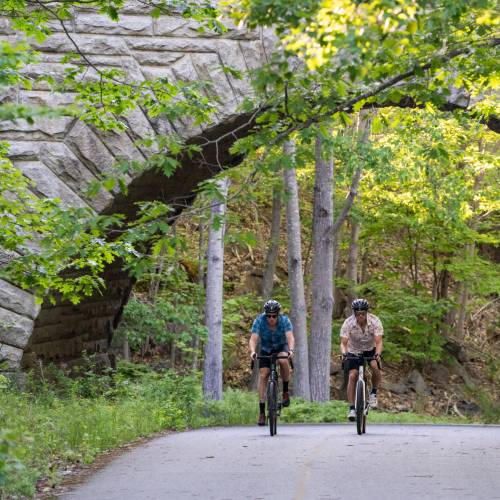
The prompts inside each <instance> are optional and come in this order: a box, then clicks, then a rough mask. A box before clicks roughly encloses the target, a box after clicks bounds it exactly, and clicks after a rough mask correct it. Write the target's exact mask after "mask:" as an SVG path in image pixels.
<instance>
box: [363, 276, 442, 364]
mask: <svg viewBox="0 0 500 500" xmlns="http://www.w3.org/2000/svg"><path fill="white" fill-rule="evenodd" d="M396 283H397V275H396V276H391V275H390V274H388V273H386V274H384V275H381V276H380V277H379V278H378V279H373V280H371V281H369V282H367V283H366V284H364V285H363V286H360V287H358V292H359V294H360V296H367V297H369V299H370V302H371V303H373V304H374V309H375V310H374V313H375V314H377V316H379V317H380V319H381V320H382V324H383V325H384V337H385V338H384V356H385V357H387V359H390V360H397V361H400V360H401V359H402V358H406V357H410V358H413V359H428V360H433V361H436V360H439V359H440V358H441V355H442V352H443V351H442V346H443V344H444V343H445V338H444V336H443V334H442V332H441V331H440V328H441V326H442V321H443V317H444V315H445V312H446V311H447V309H448V308H449V304H448V303H447V302H446V301H436V300H433V298H432V297H431V296H429V295H427V294H419V295H415V294H414V292H413V290H411V289H405V288H401V287H398V286H397V284H396Z"/></svg>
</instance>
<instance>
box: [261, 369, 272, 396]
mask: <svg viewBox="0 0 500 500" xmlns="http://www.w3.org/2000/svg"><path fill="white" fill-rule="evenodd" d="M269 373H271V370H270V369H269V368H262V367H261V368H260V369H259V401H260V402H261V403H264V402H265V401H266V388H267V379H268V378H269Z"/></svg>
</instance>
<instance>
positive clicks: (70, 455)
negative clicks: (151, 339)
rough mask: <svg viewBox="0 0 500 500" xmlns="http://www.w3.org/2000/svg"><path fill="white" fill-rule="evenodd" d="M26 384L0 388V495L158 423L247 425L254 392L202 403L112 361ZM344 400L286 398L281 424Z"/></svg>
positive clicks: (26, 489) (320, 416) (340, 413)
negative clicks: (107, 366) (109, 367)
mask: <svg viewBox="0 0 500 500" xmlns="http://www.w3.org/2000/svg"><path fill="white" fill-rule="evenodd" d="M45 378H46V379H47V378H50V379H51V380H50V382H49V381H47V380H46V381H45V382H44V383H40V382H37V381H34V380H31V382H30V384H29V387H28V390H26V391H25V392H22V393H21V392H19V391H16V390H13V389H10V388H8V387H6V386H5V385H6V384H5V382H4V387H3V390H1V388H0V429H2V430H1V431H0V498H4V497H7V498H9V497H10V498H22V497H30V496H32V495H33V493H34V492H35V487H36V483H37V481H38V480H39V479H40V478H49V482H50V481H52V482H53V483H57V481H58V480H59V479H58V474H57V471H58V468H59V467H60V465H61V464H64V463H67V462H73V463H74V462H83V463H90V462H92V461H93V460H94V459H95V457H96V456H97V455H98V454H99V453H101V452H103V451H105V450H109V449H112V448H116V447H117V446H119V445H121V444H124V443H126V442H129V441H131V440H133V439H135V438H138V437H141V436H148V435H151V434H153V433H155V432H158V431H162V430H165V429H174V430H175V429H177V430H181V429H186V428H198V427H203V426H219V425H244V424H252V425H253V424H255V420H256V417H257V408H258V407H257V396H256V394H255V393H249V392H246V391H239V390H231V389H229V390H227V391H226V392H225V394H224V399H223V400H222V401H211V402H205V401H204V400H203V398H202V395H201V384H200V381H199V378H197V377H194V376H188V377H186V376H184V377H181V376H179V375H176V374H174V373H171V372H164V373H155V372H152V371H151V370H149V369H148V368H146V367H142V366H139V367H137V366H136V365H130V364H122V365H120V367H119V369H118V371H117V372H116V373H113V374H105V375H103V376H97V375H95V374H94V373H93V372H92V371H87V372H85V373H84V374H82V376H81V377H79V378H76V379H69V378H68V377H65V376H64V375H62V374H61V373H60V372H58V371H57V370H54V371H53V373H52V376H50V377H49V374H48V373H46V374H45ZM346 413H347V404H346V403H344V402H340V401H329V402H327V403H323V404H319V403H308V402H305V401H302V400H299V399H293V401H292V405H291V406H290V408H287V409H286V410H284V411H283V412H282V417H281V421H282V422H287V423H320V422H331V423H338V422H341V423H344V422H345V421H346ZM369 421H370V422H371V423H374V422H380V423H388V422H393V423H449V424H451V423H467V421H466V420H460V419H457V418H434V417H428V416H424V415H416V414H413V413H398V414H392V413H384V412H372V413H371V414H370V417H369Z"/></svg>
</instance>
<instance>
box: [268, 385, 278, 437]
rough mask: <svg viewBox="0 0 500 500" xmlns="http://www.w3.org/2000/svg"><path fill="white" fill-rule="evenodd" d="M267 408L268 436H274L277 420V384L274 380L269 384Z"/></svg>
mask: <svg viewBox="0 0 500 500" xmlns="http://www.w3.org/2000/svg"><path fill="white" fill-rule="evenodd" d="M267 408H268V412H269V419H268V420H269V434H270V435H271V436H274V435H275V434H276V427H277V420H278V384H277V383H276V382H275V381H274V380H272V381H271V382H269V387H268V391H267Z"/></svg>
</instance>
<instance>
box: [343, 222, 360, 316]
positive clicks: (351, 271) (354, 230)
mask: <svg viewBox="0 0 500 500" xmlns="http://www.w3.org/2000/svg"><path fill="white" fill-rule="evenodd" d="M359 232H360V224H359V222H357V221H356V220H352V219H351V239H350V240H349V252H348V257H347V268H346V272H345V277H346V280H347V281H348V285H347V294H346V295H347V304H346V310H345V315H346V316H349V315H350V314H351V303H352V301H353V300H354V299H355V298H356V297H355V295H356V294H355V292H354V288H355V287H356V285H357V284H358V254H359V252H358V249H359V244H358V242H359Z"/></svg>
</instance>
